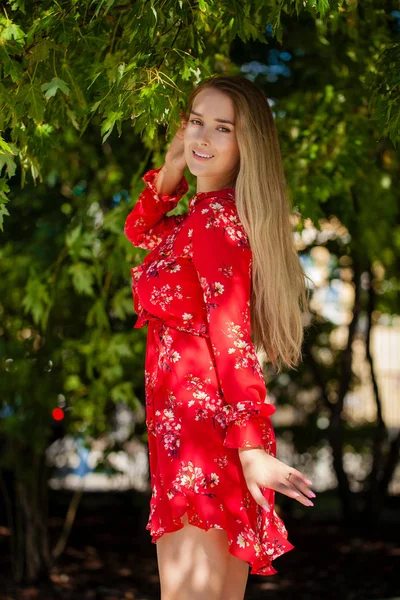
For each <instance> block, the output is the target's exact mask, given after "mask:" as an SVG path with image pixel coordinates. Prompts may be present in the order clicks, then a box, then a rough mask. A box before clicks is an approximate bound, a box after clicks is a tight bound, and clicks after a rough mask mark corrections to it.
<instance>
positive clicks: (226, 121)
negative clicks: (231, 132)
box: [190, 110, 235, 126]
mask: <svg viewBox="0 0 400 600" xmlns="http://www.w3.org/2000/svg"><path fill="white" fill-rule="evenodd" d="M190 112H191V114H193V115H196V116H197V117H202V116H203V115H202V114H200V113H198V112H195V111H194V110H191V111H190ZM214 121H217V122H218V123H230V124H231V125H233V126H235V123H232V121H229V120H228V119H214Z"/></svg>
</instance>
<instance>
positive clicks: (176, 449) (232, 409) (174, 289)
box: [125, 169, 293, 575]
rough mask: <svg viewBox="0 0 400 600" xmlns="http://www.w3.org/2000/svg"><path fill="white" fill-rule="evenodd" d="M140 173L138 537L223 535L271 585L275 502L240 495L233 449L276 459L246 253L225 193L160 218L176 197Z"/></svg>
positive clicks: (135, 237)
mask: <svg viewBox="0 0 400 600" xmlns="http://www.w3.org/2000/svg"><path fill="white" fill-rule="evenodd" d="M159 170H160V169H153V170H150V171H148V172H147V173H146V174H145V175H144V176H143V180H144V182H145V184H146V187H145V189H144V190H143V191H142V193H141V194H140V195H139V198H138V201H137V203H136V205H135V207H134V208H133V210H132V211H131V213H130V214H129V215H128V217H127V220H126V224H125V233H126V235H127V237H128V239H129V240H130V241H131V242H132V243H133V244H134V245H135V246H137V247H140V248H144V249H147V250H149V251H150V252H149V254H147V256H146V257H145V259H144V261H143V263H142V264H141V265H138V266H136V267H134V268H133V269H132V292H133V300H134V308H135V312H136V313H137V315H138V318H137V321H136V323H135V326H134V327H135V328H138V327H144V326H145V325H147V326H148V331H147V345H146V363H145V396H146V425H147V429H148V434H149V435H148V443H149V461H150V479H151V499H150V511H149V519H148V523H147V525H146V528H147V529H148V530H149V531H150V533H151V535H152V541H153V542H154V543H156V542H157V540H158V539H159V538H160V536H162V535H163V534H164V533H166V532H171V531H176V530H178V529H180V528H181V527H183V523H182V520H181V517H182V515H183V514H184V513H187V515H188V520H189V523H191V524H192V525H195V526H197V527H200V528H202V529H204V530H206V531H207V530H208V529H210V528H217V529H222V530H225V531H226V533H227V537H228V543H229V551H230V552H231V553H232V554H233V555H235V556H237V557H238V558H240V559H242V560H244V561H247V563H248V564H249V565H250V567H251V571H250V572H251V573H252V574H257V575H273V574H274V573H276V570H275V569H274V567H273V566H272V561H273V560H274V559H275V558H277V557H278V556H280V555H281V554H283V553H285V552H288V551H289V550H291V549H292V548H293V545H292V544H291V543H290V542H289V541H288V539H287V537H288V534H287V530H286V528H285V525H284V522H283V521H282V519H281V518H280V517H279V516H278V514H277V513H276V511H275V508H274V504H275V492H274V491H273V490H271V489H268V488H264V489H263V488H261V492H262V494H263V497H264V500H265V502H266V503H267V505H268V510H264V509H263V508H261V506H259V505H258V504H257V503H256V502H255V500H254V499H253V497H252V496H251V494H250V492H249V490H248V488H247V485H246V482H245V480H244V476H243V472H242V467H241V463H240V459H239V455H238V448H241V447H256V446H261V447H262V448H264V449H265V451H266V452H268V453H270V454H271V455H272V456H276V438H275V434H274V430H273V426H272V422H271V416H272V414H273V413H274V412H275V406H273V405H272V404H270V403H269V398H268V393H267V388H266V385H265V381H264V377H263V372H262V369H261V365H260V363H259V360H258V357H257V354H256V352H255V349H254V345H253V342H252V340H251V336H250V291H251V275H252V253H251V248H250V244H249V240H248V237H247V235H246V232H245V230H244V228H243V226H242V224H241V222H240V219H239V217H238V214H237V211H236V206H235V196H234V190H233V189H230V188H225V189H223V190H219V191H216V192H200V193H197V194H195V195H194V196H193V197H192V198H191V199H190V201H189V212H188V213H187V214H185V215H171V216H168V215H167V214H166V213H167V212H169V211H170V210H172V209H173V208H175V206H176V205H177V203H178V201H179V199H180V198H181V197H182V195H183V194H184V193H185V192H186V191H187V189H188V186H187V182H186V180H185V178H184V177H183V178H182V180H181V181H180V182H179V184H178V186H177V188H176V190H175V191H174V192H173V193H172V194H171V195H158V194H157V191H156V188H155V185H154V179H155V177H156V176H157V173H158V171H159Z"/></svg>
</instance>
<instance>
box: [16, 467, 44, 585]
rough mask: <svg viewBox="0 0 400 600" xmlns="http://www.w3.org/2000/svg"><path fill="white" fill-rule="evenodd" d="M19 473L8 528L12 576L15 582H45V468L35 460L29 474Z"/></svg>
mask: <svg viewBox="0 0 400 600" xmlns="http://www.w3.org/2000/svg"><path fill="white" fill-rule="evenodd" d="M27 471H28V469H24V470H23V472H19V473H18V475H17V478H16V479H15V483H14V494H15V503H14V506H15V516H14V524H13V526H12V525H11V527H12V529H13V530H12V537H13V548H12V552H13V556H12V557H11V558H12V565H13V572H14V573H13V574H14V579H15V581H16V582H18V583H20V582H29V583H30V582H34V581H38V580H40V579H47V577H48V572H49V568H50V564H51V557H50V552H49V541H48V528H47V508H48V506H47V504H48V502H47V468H46V465H45V459H44V457H38V456H35V457H34V458H33V463H32V465H31V469H30V470H29V471H30V472H29V474H28V475H27Z"/></svg>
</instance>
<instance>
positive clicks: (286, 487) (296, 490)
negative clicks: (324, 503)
mask: <svg viewBox="0 0 400 600" xmlns="http://www.w3.org/2000/svg"><path fill="white" fill-rule="evenodd" d="M290 479H291V480H292V479H293V475H292V477H291V478H290ZM286 481H287V480H286ZM286 481H285V482H284V483H282V489H280V490H279V492H280V493H281V494H285V496H289V498H294V499H295V500H298V501H299V502H300V503H301V504H304V506H313V503H312V502H311V500H309V499H308V498H307V496H305V495H304V494H303V492H302V490H301V488H300V487H298V486H296V484H295V481H294V480H293V481H290V482H289V481H288V482H287V483H286Z"/></svg>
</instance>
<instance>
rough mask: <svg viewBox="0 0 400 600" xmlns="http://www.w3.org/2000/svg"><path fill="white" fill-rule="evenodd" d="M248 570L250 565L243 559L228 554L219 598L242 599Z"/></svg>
mask: <svg viewBox="0 0 400 600" xmlns="http://www.w3.org/2000/svg"><path fill="white" fill-rule="evenodd" d="M249 572H250V565H249V564H248V563H247V562H246V561H245V560H241V559H240V558H238V557H237V556H233V554H229V558H228V566H227V569H226V575H225V581H224V585H223V589H222V594H221V597H220V600H243V599H244V595H245V592H246V585H247V579H248V577H249Z"/></svg>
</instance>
